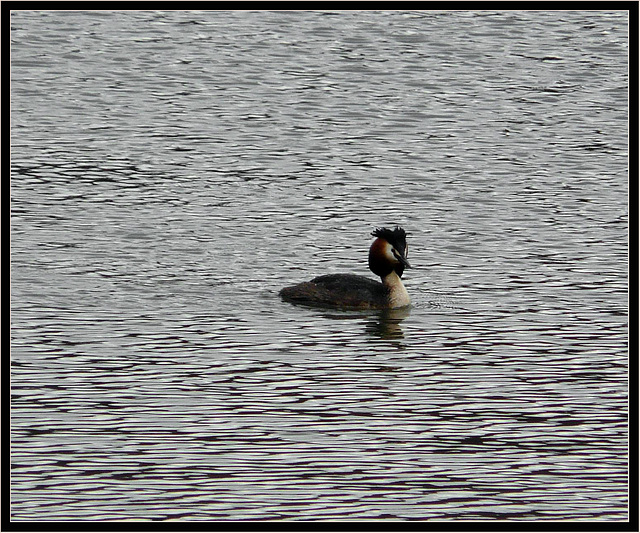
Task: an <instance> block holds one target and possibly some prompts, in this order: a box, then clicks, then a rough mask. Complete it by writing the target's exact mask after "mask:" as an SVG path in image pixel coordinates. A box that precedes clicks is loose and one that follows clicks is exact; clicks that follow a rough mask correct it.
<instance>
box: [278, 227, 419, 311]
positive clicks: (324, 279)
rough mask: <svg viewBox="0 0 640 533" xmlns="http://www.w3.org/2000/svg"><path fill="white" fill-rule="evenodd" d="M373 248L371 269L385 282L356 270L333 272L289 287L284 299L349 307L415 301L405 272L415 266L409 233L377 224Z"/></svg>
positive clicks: (389, 306) (394, 305)
mask: <svg viewBox="0 0 640 533" xmlns="http://www.w3.org/2000/svg"><path fill="white" fill-rule="evenodd" d="M371 235H373V236H374V237H376V239H375V240H374V241H373V243H372V244H371V247H370V248H369V269H370V270H371V271H372V272H373V273H374V274H376V275H377V276H380V278H381V279H382V283H380V282H379V281H374V280H372V279H369V278H366V277H364V276H357V275H354V274H329V275H325V276H319V277H317V278H314V279H312V280H311V281H308V282H303V283H299V284H297V285H294V286H292V287H285V288H284V289H282V290H281V291H280V296H281V297H282V299H283V300H285V301H288V302H292V303H300V304H305V305H317V306H322V307H341V308H346V309H395V308H398V307H405V306H407V305H409V304H410V303H411V299H410V298H409V294H408V293H407V290H406V289H405V287H404V285H403V283H402V280H401V279H400V278H401V277H402V274H403V273H404V269H405V268H411V265H410V264H409V261H408V260H407V254H408V251H409V247H408V245H407V234H406V232H405V231H404V230H403V229H402V228H401V227H400V226H396V228H395V229H387V228H376V229H375V230H374V231H373V232H372V233H371Z"/></svg>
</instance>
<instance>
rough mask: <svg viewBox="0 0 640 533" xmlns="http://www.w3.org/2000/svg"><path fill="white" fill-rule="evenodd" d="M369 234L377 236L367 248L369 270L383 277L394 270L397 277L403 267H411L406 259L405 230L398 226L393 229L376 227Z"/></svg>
mask: <svg viewBox="0 0 640 533" xmlns="http://www.w3.org/2000/svg"><path fill="white" fill-rule="evenodd" d="M371 235H373V236H374V237H377V239H376V240H375V241H373V244H372V245H371V248H369V268H370V269H371V272H373V273H374V274H376V275H378V276H380V277H381V278H385V277H386V276H388V275H389V274H391V272H394V271H395V273H396V274H398V276H399V277H402V273H403V272H404V269H405V268H411V265H410V264H409V261H407V255H408V252H409V247H408V245H407V234H406V233H405V231H404V230H403V229H402V228H401V227H400V226H396V228H395V229H393V230H390V229H387V228H376V229H375V230H374V231H373V232H372V233H371Z"/></svg>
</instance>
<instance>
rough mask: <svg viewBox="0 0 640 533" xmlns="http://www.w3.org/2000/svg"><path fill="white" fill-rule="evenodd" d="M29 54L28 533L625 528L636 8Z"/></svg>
mask: <svg viewBox="0 0 640 533" xmlns="http://www.w3.org/2000/svg"><path fill="white" fill-rule="evenodd" d="M11 29H12V35H11V37H12V47H11V102H12V103H11V112H12V113H11V124H12V128H11V134H12V140H11V143H12V149H11V170H12V175H11V207H12V215H11V246H12V256H11V261H12V267H11V312H12V314H11V323H12V351H11V363H12V372H11V378H12V495H11V498H12V519H13V520H15V521H25V520H36V521H42V520H125V519H126V520H128V519H142V520H283V519H284V520H316V521H317V520H345V519H349V520H353V519H385V518H387V519H401V520H412V519H419V520H429V519H431V520H496V519H499V520H606V521H623V520H627V519H628V514H627V505H628V501H627V399H628V392H627V355H628V354H627V338H628V333H627V326H628V313H627V234H628V217H627V216H628V210H627V197H628V168H627V156H628V144H627V120H628V101H627V90H628V79H627V29H628V16H627V13H625V12H596V11H592V12H526V11H517V12H505V13H493V12H465V11H456V12H435V11H432V12H431V11H425V12H416V13H409V12H386V13H382V12H341V13H330V12H276V13H267V12H215V11H210V12H181V11H171V12H136V11H123V12H99V11H97V12H81V11H75V12H62V11H56V12H53V11H52V12H28V11H18V12H14V13H12V15H11ZM391 224H401V225H402V226H403V227H405V229H406V230H407V231H408V232H409V245H410V259H411V262H412V264H413V266H414V267H415V268H414V269H412V270H409V271H407V272H406V274H405V280H406V281H405V284H406V287H407V290H408V291H409V293H410V294H411V297H412V300H413V306H412V307H411V308H409V309H406V310H400V311H394V312H387V313H358V312H344V311H330V310H316V309H311V308H304V307H296V306H292V305H290V304H287V303H284V302H282V301H281V300H280V299H279V298H278V295H277V293H278V290H279V289H280V288H281V287H282V286H284V285H287V284H291V283H293V282H298V281H302V280H305V279H309V278H311V277H313V276H316V275H318V274H324V273H330V272H353V273H358V274H366V273H367V266H366V254H367V249H368V246H369V244H370V242H371V237H370V235H369V234H370V232H371V230H372V229H373V228H374V227H376V226H381V225H391Z"/></svg>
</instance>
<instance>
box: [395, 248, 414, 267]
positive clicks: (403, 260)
mask: <svg viewBox="0 0 640 533" xmlns="http://www.w3.org/2000/svg"><path fill="white" fill-rule="evenodd" d="M393 255H394V257H395V258H396V259H397V260H398V261H400V263H401V264H402V266H404V268H413V267H412V266H411V265H410V264H409V261H408V260H407V258H406V257H405V256H404V255H402V254H399V253H398V252H397V251H396V249H395V248H394V249H393Z"/></svg>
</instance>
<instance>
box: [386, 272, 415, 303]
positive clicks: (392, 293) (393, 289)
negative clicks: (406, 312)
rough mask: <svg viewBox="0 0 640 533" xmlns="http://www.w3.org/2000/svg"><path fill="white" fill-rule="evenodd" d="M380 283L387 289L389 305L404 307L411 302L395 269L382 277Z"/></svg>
mask: <svg viewBox="0 0 640 533" xmlns="http://www.w3.org/2000/svg"><path fill="white" fill-rule="evenodd" d="M382 283H383V284H384V286H385V287H386V288H387V289H389V302H390V304H391V305H390V307H392V308H395V307H404V306H406V305H409V304H410V303H411V298H409V293H408V292H407V289H405V288H404V284H403V283H402V280H401V279H400V276H398V274H397V273H396V272H395V270H392V271H391V273H390V274H387V275H386V276H384V277H382Z"/></svg>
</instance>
